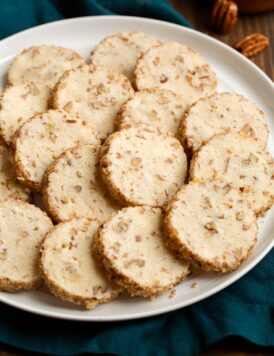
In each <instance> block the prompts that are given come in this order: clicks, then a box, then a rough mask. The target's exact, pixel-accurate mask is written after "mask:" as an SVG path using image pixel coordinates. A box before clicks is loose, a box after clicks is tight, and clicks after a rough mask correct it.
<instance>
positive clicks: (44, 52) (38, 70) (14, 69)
mask: <svg viewBox="0 0 274 356" xmlns="http://www.w3.org/2000/svg"><path fill="white" fill-rule="evenodd" d="M84 64H85V61H84V59H83V57H81V56H80V54H78V53H77V52H75V51H73V50H72V49H69V48H63V47H57V46H54V45H41V46H33V47H29V48H27V49H25V50H24V51H23V52H21V53H20V54H19V55H18V56H16V57H15V59H14V60H13V61H12V63H11V65H10V66H9V69H8V82H9V84H19V83H24V82H27V81H32V82H35V83H36V82H41V83H44V84H46V85H48V86H49V87H50V88H53V87H54V85H55V84H56V82H57V81H58V80H59V77H60V76H61V75H62V74H63V73H64V72H65V71H67V70H69V69H73V68H77V67H79V66H82V65H84Z"/></svg>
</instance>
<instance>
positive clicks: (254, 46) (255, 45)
mask: <svg viewBox="0 0 274 356" xmlns="http://www.w3.org/2000/svg"><path fill="white" fill-rule="evenodd" d="M268 46H269V39H268V38H267V37H266V36H265V35H262V34H261V33H253V34H251V35H248V36H246V37H244V38H243V39H242V40H240V41H238V42H237V43H236V44H235V45H234V48H236V49H237V50H238V51H240V52H241V53H242V54H243V55H244V56H246V57H253V56H256V54H258V53H260V52H262V51H263V50H264V49H265V48H266V47H268Z"/></svg>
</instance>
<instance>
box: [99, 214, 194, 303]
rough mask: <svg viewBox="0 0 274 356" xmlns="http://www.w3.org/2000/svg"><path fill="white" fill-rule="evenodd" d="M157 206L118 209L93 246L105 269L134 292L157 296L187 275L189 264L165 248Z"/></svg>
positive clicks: (135, 293) (131, 292)
mask: <svg viewBox="0 0 274 356" xmlns="http://www.w3.org/2000/svg"><path fill="white" fill-rule="evenodd" d="M161 221H162V213H161V209H160V208H150V207H130V208H125V209H123V210H120V211H119V212H118V213H116V214H115V215H113V216H112V217H111V218H110V219H108V220H107V222H106V223H105V224H103V225H102V227H101V228H100V229H99V233H98V235H96V238H95V242H94V249H95V251H96V253H97V254H98V255H99V257H100V258H101V260H102V262H103V264H104V266H105V268H106V269H107V271H108V272H109V273H110V274H111V276H112V277H113V278H114V280H115V281H116V282H117V283H119V284H120V285H121V286H123V287H125V288H126V289H127V290H128V292H129V293H130V294H131V295H132V296H134V295H140V296H144V297H150V298H153V297H156V296H158V295H161V294H163V293H164V292H166V291H167V290H168V289H169V288H171V287H173V286H174V285H176V284H178V283H179V282H180V281H181V280H182V279H184V278H185V277H186V275H187V274H188V263H185V262H182V261H180V260H177V259H176V258H175V257H174V256H173V254H172V253H171V252H170V251H169V250H168V249H167V247H166V245H165V239H164V236H163V234H162V232H161Z"/></svg>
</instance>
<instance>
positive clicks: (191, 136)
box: [179, 93, 268, 152]
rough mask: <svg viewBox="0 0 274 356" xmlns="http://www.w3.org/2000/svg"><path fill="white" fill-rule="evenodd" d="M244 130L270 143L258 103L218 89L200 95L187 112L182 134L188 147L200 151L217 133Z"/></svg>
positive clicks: (258, 139)
mask: <svg viewBox="0 0 274 356" xmlns="http://www.w3.org/2000/svg"><path fill="white" fill-rule="evenodd" d="M226 131H231V132H243V133H244V134H246V135H247V136H249V137H252V138H253V139H254V140H255V141H257V142H258V144H259V145H261V147H262V148H265V147H266V144H267V139H268V128H267V124H266V122H265V120H264V114H263V112H262V111H261V110H259V109H258V108H257V106H256V105H255V104H253V103H252V102H250V101H249V100H247V99H245V98H244V97H243V96H241V95H239V94H235V93H218V94H214V95H212V96H209V97H207V98H202V99H200V100H199V101H198V102H197V103H195V104H194V105H193V106H192V107H191V108H190V109H189V111H188V112H187V113H186V115H185V118H184V120H182V123H181V126H180V130H179V135H180V139H181V141H182V142H183V143H184V146H185V147H186V148H187V150H190V151H191V152H195V151H197V150H198V149H199V148H200V147H201V146H202V144H203V143H205V142H206V141H208V140H209V139H210V138H211V137H212V136H214V135H215V134H221V133H225V132H226Z"/></svg>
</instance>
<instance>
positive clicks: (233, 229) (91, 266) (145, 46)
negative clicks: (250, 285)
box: [0, 32, 274, 309]
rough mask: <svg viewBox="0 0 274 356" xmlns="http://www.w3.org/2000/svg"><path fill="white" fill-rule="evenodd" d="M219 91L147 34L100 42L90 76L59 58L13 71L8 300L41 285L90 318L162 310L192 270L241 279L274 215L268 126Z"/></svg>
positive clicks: (201, 70) (248, 106) (65, 53)
mask: <svg viewBox="0 0 274 356" xmlns="http://www.w3.org/2000/svg"><path fill="white" fill-rule="evenodd" d="M216 87H217V78H216V75H215V73H214V72H213V70H212V69H211V67H210V65H209V64H208V63H207V61H206V60H205V59H204V58H203V57H202V56H201V55H200V54H199V53H198V52H196V51H195V50H193V49H192V48H190V47H188V46H186V45H183V44H179V43H175V42H166V43H163V42H161V41H159V40H158V39H156V38H154V37H151V36H148V35H146V34H143V33H140V32H132V33H118V34H114V35H112V36H109V37H107V38H105V39H103V40H102V41H101V42H100V43H99V44H98V45H97V46H96V47H95V49H94V50H93V51H92V53H91V56H90V58H89V59H88V62H85V60H84V59H83V58H82V57H81V56H80V55H79V54H78V53H76V52H75V51H73V50H71V49H67V48H61V47H57V46H53V45H41V46H35V47H31V48H27V49H25V50H24V51H23V52H22V53H20V54H19V55H18V56H17V57H15V59H14V60H13V61H12V63H11V65H10V67H9V69H8V85H7V86H6V88H5V90H4V92H3V93H2V94H1V98H0V134H1V139H2V146H1V147H0V183H1V184H0V192H1V194H0V216H1V219H0V290H2V291H7V292H16V291H19V290H27V289H34V288H38V287H39V286H40V285H41V283H45V284H46V285H47V287H48V289H49V290H50V292H51V293H53V294H54V295H55V296H57V297H59V298H61V299H63V300H66V301H70V302H74V303H77V304H81V305H83V306H84V307H86V308H87V309H91V308H94V307H95V306H96V305H98V304H100V303H106V302H109V301H111V300H113V299H114V298H116V297H117V296H119V295H120V294H121V293H124V292H127V293H128V294H129V295H130V296H132V297H133V296H141V297H145V298H155V297H157V296H160V295H162V294H163V293H165V292H166V291H168V290H169V289H170V288H172V287H174V286H175V285H177V284H178V283H180V282H181V281H182V280H183V279H185V278H186V277H187V275H188V274H189V273H190V272H191V269H192V266H194V265H195V266H198V267H199V268H201V269H203V270H204V271H214V272H216V273H226V272H230V271H233V270H235V269H236V268H238V267H239V266H240V265H241V263H242V262H243V261H244V260H246V259H247V258H248V256H249V255H250V253H251V252H252V249H253V248H254V245H255V243H256V240H257V235H258V226H257V222H256V218H257V217H259V216H261V215H262V214H263V213H265V212H266V211H267V210H268V209H269V208H271V206H272V205H273V202H274V180H273V179H274V163H273V159H272V157H271V155H270V154H269V153H268V152H267V140H268V127H267V124H266V122H265V119H264V114H263V112H262V111H261V110H260V109H259V108H258V107H257V106H256V105H255V104H253V103H251V102H250V101H249V100H247V99H246V98H244V97H243V96H241V95H239V94H236V93H217V92H216ZM34 193H35V195H38V196H39V195H40V196H41V197H42V201H43V206H42V209H43V210H44V211H42V210H41V209H40V208H39V207H37V206H36V205H34V204H32V203H31V202H33V194H34ZM36 200H37V199H36ZM36 200H35V201H36Z"/></svg>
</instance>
